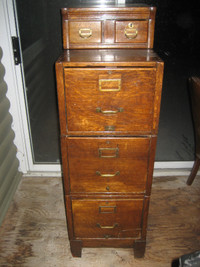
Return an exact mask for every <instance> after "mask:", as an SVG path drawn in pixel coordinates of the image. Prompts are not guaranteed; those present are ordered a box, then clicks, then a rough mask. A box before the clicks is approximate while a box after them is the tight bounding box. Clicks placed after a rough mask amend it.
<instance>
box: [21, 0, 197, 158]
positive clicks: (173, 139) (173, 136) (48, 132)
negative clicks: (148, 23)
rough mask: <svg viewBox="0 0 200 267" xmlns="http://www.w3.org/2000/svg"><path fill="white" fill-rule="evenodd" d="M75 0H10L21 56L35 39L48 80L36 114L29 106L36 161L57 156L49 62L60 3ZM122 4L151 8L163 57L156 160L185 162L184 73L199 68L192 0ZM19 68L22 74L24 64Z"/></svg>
mask: <svg viewBox="0 0 200 267" xmlns="http://www.w3.org/2000/svg"><path fill="white" fill-rule="evenodd" d="M79 2H80V1H63V0H57V1H55V0H48V1H47V0H35V1H32V0H26V1H25V0H16V6H17V15H18V22H19V32H20V37H21V46H22V52H23V54H22V56H24V54H25V53H24V52H25V51H26V50H27V49H28V48H29V47H30V46H31V45H32V44H34V42H36V41H37V40H38V39H42V40H43V42H44V43H45V53H43V56H44V58H45V63H46V64H45V69H46V72H48V75H47V76H48V77H49V79H48V78H47V79H46V80H47V81H46V82H47V85H46V87H45V88H44V91H45V93H46V95H47V96H48V97H47V98H46V100H45V102H44V101H43V104H42V105H41V106H42V108H43V109H42V111H41V112H40V114H39V115H38V116H37V115H31V114H32V112H31V108H30V106H31V105H29V116H30V126H31V133H32V141H33V153H34V158H35V162H37V163H42V162H45V163H47V162H49V163H56V162H58V161H59V159H60V151H59V127H58V113H57V96H56V83H55V71H54V63H55V61H56V59H57V58H58V56H59V54H60V53H61V51H62V33H61V31H62V28H61V26H62V25H61V14H60V8H62V7H70V6H71V5H72V3H73V6H74V5H75V6H78V5H79V4H80V3H79ZM127 3H139V4H140V3H141V4H148V5H152V6H156V7H157V13H156V26H155V38H154V50H155V51H156V52H157V53H158V55H159V56H160V57H161V58H162V59H163V60H164V62H165V70H164V80H163V94H162V104H161V115H160V125H159V134H158V143H157V151H156V160H157V161H191V160H193V159H194V135H193V126H192V118H191V110H190V101H189V94H188V86H187V81H188V77H190V76H192V75H199V72H200V68H199V59H200V53H199V50H200V47H199V33H200V8H199V4H198V1H190V2H189V1H186V2H185V3H184V2H183V1H173V0H162V1H149V0H146V1H127ZM38 71H39V70H38ZM24 72H25V79H26V75H28V69H27V70H26V69H24ZM30 95H31V94H30ZM29 98H30V99H29ZM27 99H28V103H29V102H30V101H31V97H29V96H28V95H27ZM38 101H39V100H38ZM49 107H51V108H49ZM41 114H42V116H41ZM33 122H34V123H33Z"/></svg>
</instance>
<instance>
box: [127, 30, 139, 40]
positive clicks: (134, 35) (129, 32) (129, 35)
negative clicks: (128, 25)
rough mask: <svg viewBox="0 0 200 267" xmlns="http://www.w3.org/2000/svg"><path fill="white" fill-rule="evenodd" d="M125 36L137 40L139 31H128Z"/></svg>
mask: <svg viewBox="0 0 200 267" xmlns="http://www.w3.org/2000/svg"><path fill="white" fill-rule="evenodd" d="M124 34H125V36H126V38H128V39H135V38H136V37H137V34H138V31H137V30H136V29H133V30H131V31H130V30H129V29H126V30H125V32H124Z"/></svg>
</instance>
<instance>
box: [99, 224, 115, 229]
mask: <svg viewBox="0 0 200 267" xmlns="http://www.w3.org/2000/svg"><path fill="white" fill-rule="evenodd" d="M97 226H98V227H99V228H101V229H114V228H115V227H117V226H119V225H118V223H114V224H113V225H111V226H109V225H105V226H103V225H101V224H100V223H97Z"/></svg>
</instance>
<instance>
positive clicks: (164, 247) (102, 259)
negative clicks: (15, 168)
mask: <svg viewBox="0 0 200 267" xmlns="http://www.w3.org/2000/svg"><path fill="white" fill-rule="evenodd" d="M186 180H187V177H162V178H154V183H153V190H152V195H151V201H150V211H149V219H148V228H147V246H146V254H145V258H144V259H134V255H133V250H132V249H124V248H83V251H82V258H80V259H77V258H73V257H72V256H71V252H70V248H69V241H68V237H67V231H66V220H65V215H64V213H65V211H64V202H63V194H62V182H61V178H45V177H40V178H23V179H22V182H21V184H20V186H19V188H18V190H17V192H16V194H15V197H14V199H13V201H12V205H11V206H10V208H9V211H8V213H7V216H6V218H5V220H4V222H3V225H2V226H1V228H0V266H6V267H7V266H20V267H35V266H44V267H55V266H59V267H62V266H63V267H65V266H69V267H77V266H81V267H88V266H90V267H107V266H109V267H110V266H111V267H114V266H117V267H121V266H123V267H132V266H140V267H170V266H171V262H172V260H173V259H175V258H177V257H179V256H180V255H183V254H186V253H190V252H192V251H195V250H198V249H199V247H200V225H199V221H200V176H197V177H196V179H195V181H194V183H193V185H192V186H191V187H189V186H187V185H186Z"/></svg>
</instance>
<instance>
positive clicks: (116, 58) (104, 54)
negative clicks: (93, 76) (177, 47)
mask: <svg viewBox="0 0 200 267" xmlns="http://www.w3.org/2000/svg"><path fill="white" fill-rule="evenodd" d="M157 62H162V60H161V59H160V57H159V56H158V55H157V54H156V53H155V52H153V50H151V49H126V50H122V49H98V50H95V49H79V50H76V49H70V50H64V51H63V53H62V55H61V56H60V57H59V59H58V60H57V64H63V66H64V67H65V66H66V67H70V66H71V67H94V66H96V67H101V66H102V67H103V66H108V67H109V66H110V67H114V66H117V67H120V66H121V67H123V66H125V67H128V66H141V67H142V66H149V67H154V66H156V64H157Z"/></svg>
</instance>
